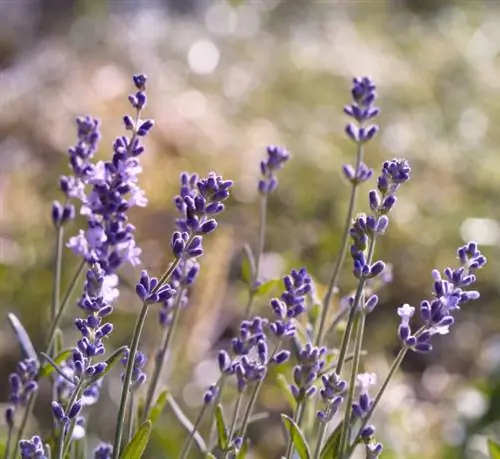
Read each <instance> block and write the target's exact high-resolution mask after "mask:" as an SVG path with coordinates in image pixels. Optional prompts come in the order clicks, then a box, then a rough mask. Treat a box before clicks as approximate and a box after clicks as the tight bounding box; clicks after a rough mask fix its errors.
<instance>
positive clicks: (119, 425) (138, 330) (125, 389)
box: [113, 242, 189, 459]
mask: <svg viewBox="0 0 500 459" xmlns="http://www.w3.org/2000/svg"><path fill="white" fill-rule="evenodd" d="M188 244H189V242H188V243H187V244H186V245H188ZM179 262H180V258H176V259H175V260H174V261H173V262H172V264H171V265H170V267H169V268H168V270H167V271H166V272H165V273H164V274H163V275H162V276H161V278H160V280H159V281H158V284H157V285H156V287H155V288H154V289H153V291H152V292H151V293H156V292H157V291H158V290H160V288H161V287H162V286H163V284H165V282H168V280H169V279H170V276H171V275H172V273H173V272H174V270H175V268H177V265H178V264H179ZM148 309H149V303H148V302H147V301H146V302H144V303H143V304H142V307H141V312H140V314H139V317H138V318H137V321H136V323H135V326H134V331H133V334H132V341H131V343H130V350H129V355H128V359H127V369H126V371H125V378H124V379H123V386H122V395H121V398H120V406H119V408H118V416H117V419H116V427H115V440H114V448H113V459H118V458H119V456H120V450H121V443H122V437H123V428H124V425H123V424H124V420H125V412H126V408H127V404H128V395H129V392H130V381H131V380H132V373H133V371H134V362H135V356H136V354H137V349H138V347H139V341H140V339H141V335H142V330H143V328H144V324H145V322H146V317H147V315H148Z"/></svg>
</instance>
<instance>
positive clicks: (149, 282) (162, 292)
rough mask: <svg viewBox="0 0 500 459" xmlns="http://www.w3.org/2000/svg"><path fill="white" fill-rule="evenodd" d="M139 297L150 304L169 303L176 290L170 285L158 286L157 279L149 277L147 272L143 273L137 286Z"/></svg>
mask: <svg viewBox="0 0 500 459" xmlns="http://www.w3.org/2000/svg"><path fill="white" fill-rule="evenodd" d="M135 290H136V292H137V296H138V297H139V298H140V299H141V300H142V301H143V302H148V303H150V304H154V303H160V302H164V301H168V300H169V299H171V298H172V297H173V296H174V295H175V290H174V289H172V288H171V287H170V285H169V284H163V285H161V286H160V285H158V279H157V278H156V277H149V276H148V273H147V271H146V270H143V271H142V273H141V279H140V280H139V283H138V284H137V285H136V287H135Z"/></svg>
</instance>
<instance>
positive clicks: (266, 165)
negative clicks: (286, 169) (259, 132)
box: [259, 145, 290, 195]
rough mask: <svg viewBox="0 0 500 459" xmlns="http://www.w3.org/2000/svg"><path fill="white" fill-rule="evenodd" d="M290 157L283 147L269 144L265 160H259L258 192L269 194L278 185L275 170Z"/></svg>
mask: <svg viewBox="0 0 500 459" xmlns="http://www.w3.org/2000/svg"><path fill="white" fill-rule="evenodd" d="M289 158H290V154H289V153H288V151H286V150H285V149H284V148H283V147H277V146H275V145H269V146H268V147H267V160H266V161H261V163H260V173H261V175H262V178H261V179H260V180H259V192H260V193H261V194H263V195H266V194H269V193H271V192H272V191H274V190H275V189H276V188H277V187H278V178H277V177H276V171H278V170H279V169H281V168H282V167H283V165H284V164H285V163H286V162H287V161H288V159H289Z"/></svg>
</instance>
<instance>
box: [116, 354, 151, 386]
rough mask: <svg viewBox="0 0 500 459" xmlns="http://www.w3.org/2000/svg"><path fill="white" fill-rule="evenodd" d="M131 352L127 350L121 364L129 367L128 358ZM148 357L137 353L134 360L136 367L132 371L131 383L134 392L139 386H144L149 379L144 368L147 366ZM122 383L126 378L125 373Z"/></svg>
mask: <svg viewBox="0 0 500 459" xmlns="http://www.w3.org/2000/svg"><path fill="white" fill-rule="evenodd" d="M129 353H130V352H129V350H128V349H126V350H125V352H124V353H123V357H122V359H121V363H122V365H123V366H125V367H126V366H127V363H128V358H129ZM146 362H147V359H146V356H145V355H144V354H143V353H142V352H137V353H136V354H135V358H134V367H133V370H132V380H131V381H130V390H131V391H134V390H136V389H137V388H138V387H139V386H142V385H143V384H144V383H145V382H146V379H147V375H146V373H144V371H142V370H143V368H144V367H145V366H146ZM121 377H122V381H123V380H124V378H125V373H122V376H121Z"/></svg>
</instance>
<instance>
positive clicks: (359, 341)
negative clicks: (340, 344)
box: [339, 311, 366, 457]
mask: <svg viewBox="0 0 500 459" xmlns="http://www.w3.org/2000/svg"><path fill="white" fill-rule="evenodd" d="M365 321H366V314H365V313H364V312H363V311H362V312H361V313H360V314H359V315H358V318H357V324H356V337H355V339H354V360H353V362H352V370H351V379H350V381H349V391H348V392H347V400H346V403H345V415H344V425H343V427H342V434H341V437H340V449H339V452H340V455H339V457H343V454H344V451H345V449H346V447H347V445H348V442H349V434H350V431H351V425H350V422H349V420H350V417H351V406H352V402H353V399H354V391H355V388H356V376H357V374H358V370H359V363H360V360H361V348H362V346H363V334H364V332H365Z"/></svg>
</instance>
